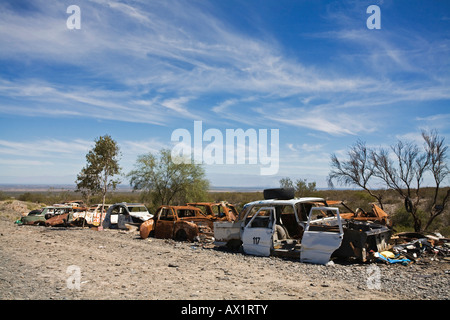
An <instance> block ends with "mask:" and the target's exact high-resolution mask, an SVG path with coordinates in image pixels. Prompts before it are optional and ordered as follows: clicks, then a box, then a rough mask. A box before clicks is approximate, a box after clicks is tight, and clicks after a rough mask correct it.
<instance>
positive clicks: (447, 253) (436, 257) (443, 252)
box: [372, 232, 450, 265]
mask: <svg viewBox="0 0 450 320" xmlns="http://www.w3.org/2000/svg"><path fill="white" fill-rule="evenodd" d="M391 243H392V248H391V249H390V250H387V251H382V252H373V253H372V254H373V257H374V259H375V260H376V261H379V262H384V263H387V264H393V263H401V264H402V265H408V264H410V263H414V262H417V261H419V260H423V259H428V260H429V261H442V262H450V239H449V238H445V237H443V236H442V235H441V234H438V233H437V234H434V235H425V234H422V233H418V232H403V233H397V234H395V235H394V236H392V237H391Z"/></svg>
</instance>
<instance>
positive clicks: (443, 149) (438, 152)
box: [422, 130, 450, 230]
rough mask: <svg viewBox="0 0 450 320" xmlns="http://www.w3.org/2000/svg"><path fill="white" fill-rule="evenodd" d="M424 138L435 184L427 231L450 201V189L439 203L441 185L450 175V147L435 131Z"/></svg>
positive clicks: (425, 134)
mask: <svg viewBox="0 0 450 320" xmlns="http://www.w3.org/2000/svg"><path fill="white" fill-rule="evenodd" d="M422 137H423V139H424V140H425V150H426V153H427V157H428V162H429V168H430V171H431V174H432V176H433V179H434V182H435V187H434V195H433V199H432V201H431V205H430V206H429V207H428V213H429V216H428V222H427V224H426V226H425V230H426V229H428V228H429V226H430V225H431V223H432V222H433V220H434V219H435V218H436V217H438V216H439V215H441V214H442V213H443V212H444V210H445V208H446V206H447V204H448V201H449V199H450V189H447V192H446V194H445V195H444V196H443V198H442V200H441V201H440V203H438V201H439V199H438V196H439V190H440V187H441V184H442V183H443V182H444V180H445V179H446V178H447V177H448V176H449V175H450V170H449V168H448V166H447V163H446V160H447V150H448V146H446V145H445V143H444V141H445V139H444V138H441V137H439V136H438V134H437V132H436V131H435V130H433V131H431V132H430V133H427V132H422Z"/></svg>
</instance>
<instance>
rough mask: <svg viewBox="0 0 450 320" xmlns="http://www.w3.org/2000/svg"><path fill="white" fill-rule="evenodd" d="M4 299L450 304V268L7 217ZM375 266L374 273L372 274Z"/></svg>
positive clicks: (2, 253) (1, 267)
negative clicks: (235, 247) (329, 260)
mask: <svg viewBox="0 0 450 320" xmlns="http://www.w3.org/2000/svg"><path fill="white" fill-rule="evenodd" d="M0 243H1V250H0V299H8V300H9V299H31V300H36V299H45V300H47V299H56V300H67V299H68V300H79V299H82V300H85V299H87V300H91V299H92V300H110V299H120V300H124V299H125V300H127V299H150V300H155V299H156V300H211V299H218V300H223V299H226V300H228V299H229V300H298V299H301V300H305V299H306V300H318V299H320V300H325V299H326V300H330V299H331V300H335V299H339V300H347V299H351V300H354V299H377V300H385V299H389V300H392V299H397V300H409V299H427V300H435V299H437V300H446V299H449V297H450V294H449V288H450V286H449V283H450V275H449V273H448V269H450V266H449V265H448V263H446V262H434V261H433V262H431V261H423V262H420V263H416V264H412V265H409V266H402V265H382V264H370V265H368V264H348V263H342V262H341V263H340V262H336V263H335V264H334V265H331V266H322V265H311V264H304V263H300V262H299V261H297V260H285V259H280V258H263V257H254V256H249V255H245V254H242V253H232V252H229V251H226V250H221V249H217V248H214V246H212V245H211V244H209V245H202V244H200V243H188V242H175V241H172V240H160V239H154V238H148V239H146V240H142V239H140V238H139V236H138V233H137V232H122V231H117V230H104V231H95V230H92V229H81V228H68V229H66V228H49V227H39V226H18V225H14V224H13V223H12V222H11V221H9V220H0ZM370 268H372V269H370Z"/></svg>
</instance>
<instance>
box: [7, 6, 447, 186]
mask: <svg viewBox="0 0 450 320" xmlns="http://www.w3.org/2000/svg"><path fill="white" fill-rule="evenodd" d="M373 4H374V5H378V6H379V8H380V12H381V29H368V28H367V26H366V20H367V19H368V18H369V17H370V15H371V14H368V13H367V12H366V10H367V7H368V6H370V5H373ZM70 5H77V6H79V8H80V10H81V14H80V16H81V25H80V26H81V28H80V29H69V28H68V27H67V25H66V21H67V19H68V18H69V16H70V15H71V14H70V13H67V12H66V10H67V8H68V7H69V6H70ZM0 49H1V50H0V183H33V184H34V183H44V184H71V183H74V181H75V178H76V175H77V173H79V172H80V170H81V168H82V167H83V166H84V165H85V155H86V153H87V152H88V150H89V149H90V148H92V147H93V141H94V139H95V138H97V137H99V136H101V135H105V134H109V135H111V136H112V137H113V139H115V140H116V141H117V142H118V144H119V146H120V147H121V151H122V154H123V156H122V159H121V162H120V164H121V166H122V168H123V171H124V172H125V173H126V172H129V171H130V170H131V169H132V168H133V164H134V162H135V160H136V158H137V156H138V155H140V154H144V153H147V152H157V151H158V150H160V149H161V148H171V147H172V146H173V145H174V144H175V143H174V142H173V141H171V134H172V133H173V131H174V130H176V129H179V128H182V129H187V130H189V131H190V132H192V133H193V132H194V131H193V128H194V121H202V124H203V129H204V130H207V129H209V128H211V129H217V130H219V131H220V132H223V134H224V135H225V131H226V129H239V128H242V129H243V130H247V129H255V130H258V129H267V130H271V129H278V130H279V170H278V172H277V174H274V175H261V174H260V166H261V164H259V163H258V164H244V165H237V164H235V165H217V164H212V165H206V164H205V165H204V167H205V170H206V173H207V177H208V179H209V180H210V182H211V185H213V186H228V187H239V186H243V187H258V188H259V187H261V188H262V187H266V186H277V185H278V181H279V179H280V178H281V177H291V178H292V180H296V179H298V178H304V179H308V181H316V182H317V184H318V186H319V187H326V182H325V181H326V176H327V175H328V173H329V170H330V154H331V153H336V154H337V155H338V156H341V157H344V156H345V153H346V150H347V149H348V148H349V146H351V145H352V144H354V143H355V142H356V140H357V139H361V140H363V141H366V142H367V144H368V145H369V146H374V147H377V146H388V145H390V144H393V143H395V142H396V140H397V139H399V138H400V139H409V140H413V141H417V142H418V143H419V144H421V143H422V141H421V138H420V132H421V130H422V129H437V130H438V132H439V133H440V134H441V135H442V136H444V137H446V141H447V142H448V141H449V139H450V131H449V125H448V124H449V122H450V121H449V120H450V2H448V1H441V0H431V1H424V0H423V1H398V0H397V1H376V0H372V1H293V0H291V1H274V0H259V1H256V0H239V1H237V0H235V1H230V0H227V1H219V0H211V1H195V0H191V1H187V0H186V1H173V0H164V1H139V0H136V1H131V0H130V1H114V0H111V1H107V0H92V1H87V0H82V1H75V0H70V1H50V0H45V1H21V0H11V1H2V2H0ZM124 183H127V182H126V180H125V179H124ZM447 183H448V182H447Z"/></svg>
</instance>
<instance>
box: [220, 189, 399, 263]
mask: <svg viewBox="0 0 450 320" xmlns="http://www.w3.org/2000/svg"><path fill="white" fill-rule="evenodd" d="M390 235H391V232H390V229H388V228H387V227H385V226H382V225H379V224H374V223H369V222H356V221H352V222H351V223H349V222H347V221H346V220H344V219H341V217H340V212H339V209H338V208H335V207H330V206H328V205H327V203H326V201H325V200H324V199H322V198H296V199H285V200H284V199H266V200H261V201H254V202H251V203H248V204H246V205H245V206H244V208H243V210H242V212H241V213H240V215H239V218H238V219H237V220H236V221H234V222H221V221H217V222H214V238H215V244H216V245H217V246H223V245H226V246H228V247H230V248H234V249H237V248H240V247H241V246H242V249H243V251H244V253H247V254H253V255H260V256H269V255H277V256H289V257H299V258H300V260H301V261H303V262H311V263H319V264H325V263H327V262H328V261H329V260H330V257H331V255H332V254H337V255H338V256H343V257H352V256H354V257H356V258H359V259H361V260H362V261H365V260H366V259H367V253H368V252H369V251H370V250H373V251H380V250H382V249H384V248H385V247H386V246H387V245H388V243H387V242H388V240H389V238H390Z"/></svg>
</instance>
